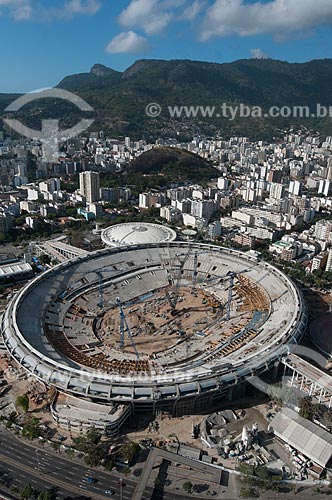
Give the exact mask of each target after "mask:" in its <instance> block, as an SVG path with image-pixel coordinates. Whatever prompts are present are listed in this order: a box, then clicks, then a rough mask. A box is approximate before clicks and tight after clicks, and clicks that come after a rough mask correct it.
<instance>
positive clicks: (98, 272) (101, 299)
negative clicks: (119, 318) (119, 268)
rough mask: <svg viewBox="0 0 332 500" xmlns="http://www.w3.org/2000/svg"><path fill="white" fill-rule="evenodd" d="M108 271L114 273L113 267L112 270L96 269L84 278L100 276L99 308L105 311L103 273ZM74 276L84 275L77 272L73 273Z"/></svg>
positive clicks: (106, 268) (88, 272) (105, 268)
mask: <svg viewBox="0 0 332 500" xmlns="http://www.w3.org/2000/svg"><path fill="white" fill-rule="evenodd" d="M107 271H114V269H113V268H112V267H111V268H108V267H103V268H101V269H95V270H93V271H87V272H85V273H84V276H85V275H87V274H96V275H97V276H98V290H99V302H98V304H97V305H98V307H100V309H103V308H104V294H103V273H105V272H107ZM73 274H74V275H75V274H80V275H82V274H83V273H81V272H80V273H79V272H75V273H73Z"/></svg>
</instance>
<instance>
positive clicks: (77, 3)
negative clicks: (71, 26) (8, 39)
mask: <svg viewBox="0 0 332 500" xmlns="http://www.w3.org/2000/svg"><path fill="white" fill-rule="evenodd" d="M100 8H101V0H66V1H64V2H63V4H62V6H59V7H54V6H52V7H50V5H49V4H48V2H47V1H46V0H44V1H37V0H0V14H1V13H8V14H9V15H10V16H12V17H13V18H14V19H16V20H17V21H22V20H28V19H31V18H38V19H52V18H55V19H71V18H73V17H75V16H77V15H82V14H86V15H94V14H96V13H97V12H98V11H99V9H100Z"/></svg>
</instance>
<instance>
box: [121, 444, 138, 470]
mask: <svg viewBox="0 0 332 500" xmlns="http://www.w3.org/2000/svg"><path fill="white" fill-rule="evenodd" d="M138 450H139V445H138V444H137V443H127V444H124V445H123V446H122V448H121V450H120V452H119V457H120V459H121V460H122V461H123V462H125V463H127V464H128V465H131V464H132V462H133V461H134V458H135V455H136V454H137V452H138Z"/></svg>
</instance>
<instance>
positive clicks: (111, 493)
mask: <svg viewBox="0 0 332 500" xmlns="http://www.w3.org/2000/svg"><path fill="white" fill-rule="evenodd" d="M104 493H105V495H110V496H113V495H115V491H114V490H105V491H104Z"/></svg>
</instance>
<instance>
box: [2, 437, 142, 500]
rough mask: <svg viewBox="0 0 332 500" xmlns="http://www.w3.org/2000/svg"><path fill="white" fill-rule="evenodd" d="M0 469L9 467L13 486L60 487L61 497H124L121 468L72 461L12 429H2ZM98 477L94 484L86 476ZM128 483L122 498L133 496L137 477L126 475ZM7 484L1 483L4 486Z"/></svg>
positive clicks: (129, 498) (127, 498)
mask: <svg viewBox="0 0 332 500" xmlns="http://www.w3.org/2000/svg"><path fill="white" fill-rule="evenodd" d="M0 442H1V445H0V469H1V470H5V471H8V475H7V476H5V477H4V480H5V481H6V480H7V479H8V480H9V482H10V484H11V485H12V486H17V487H19V488H22V487H23V486H24V485H25V484H27V483H29V482H30V483H31V485H32V486H34V487H36V488H37V486H38V487H39V488H50V487H52V486H54V487H58V488H59V492H58V499H59V500H62V499H64V498H66V497H77V496H80V495H81V496H85V497H90V498H94V499H96V500H101V499H103V500H104V499H105V498H113V499H114V500H117V499H120V497H121V495H120V488H119V484H118V483H119V479H120V477H121V475H120V474H118V473H117V472H112V473H108V472H102V471H99V470H91V469H89V468H88V467H84V466H83V465H80V464H78V463H77V462H74V461H70V460H68V459H66V458H64V457H63V456H61V455H59V456H58V455H54V454H53V453H50V451H48V450H47V449H45V450H40V449H39V450H38V452H37V451H36V448H34V447H32V446H29V445H27V444H25V443H24V442H22V441H19V440H18V439H16V438H15V437H14V436H12V434H10V433H9V432H8V431H6V430H4V429H1V430H0ZM88 476H93V477H95V478H96V479H97V482H96V483H94V484H88V483H87V482H86V478H87V477H88ZM123 482H124V483H125V486H124V487H123V489H122V499H123V500H132V497H133V492H134V489H135V486H136V481H133V480H132V479H131V478H128V477H124V478H123ZM1 489H3V491H4V492H5V491H6V490H5V488H4V487H3V484H1V483H0V490H1ZM107 489H112V490H114V491H115V492H116V493H115V495H114V496H112V497H109V496H108V495H106V494H105V490H107Z"/></svg>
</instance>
